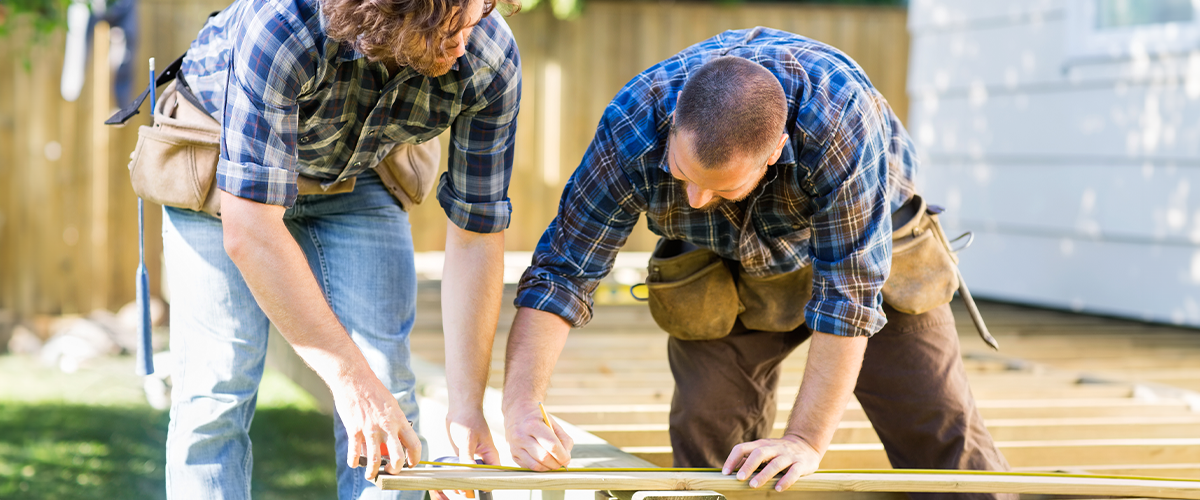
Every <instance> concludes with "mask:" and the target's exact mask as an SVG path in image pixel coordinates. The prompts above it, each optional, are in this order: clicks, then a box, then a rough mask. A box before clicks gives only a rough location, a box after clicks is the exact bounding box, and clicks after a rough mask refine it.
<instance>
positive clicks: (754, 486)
mask: <svg viewBox="0 0 1200 500" xmlns="http://www.w3.org/2000/svg"><path fill="white" fill-rule="evenodd" d="M750 487H751V488H757V487H758V481H750Z"/></svg>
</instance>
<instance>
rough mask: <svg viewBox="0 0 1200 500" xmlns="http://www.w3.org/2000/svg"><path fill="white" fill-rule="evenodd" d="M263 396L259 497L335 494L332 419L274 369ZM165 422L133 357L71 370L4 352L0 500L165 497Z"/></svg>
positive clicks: (257, 453)
mask: <svg viewBox="0 0 1200 500" xmlns="http://www.w3.org/2000/svg"><path fill="white" fill-rule="evenodd" d="M259 392H260V396H259V407H258V410H257V412H256V414H255V417H254V424H253V426H252V427H251V430H250V439H251V440H252V441H253V443H254V478H253V493H254V497H255V498H267V499H271V498H331V497H334V496H336V479H335V477H334V474H335V465H334V456H333V432H332V430H333V421H332V418H331V417H329V416H326V415H322V414H320V413H318V412H317V411H316V410H315V409H314V406H313V402H312V399H311V398H310V397H309V396H308V395H307V394H306V393H304V392H303V391H302V390H301V389H299V388H298V387H296V386H295V385H294V384H292V383H291V382H290V381H289V380H287V379H286V378H284V377H283V376H282V375H280V374H278V373H277V372H272V371H268V372H267V374H266V375H264V377H263V383H262V385H261V386H260V389H259ZM167 424H168V416H167V412H164V411H158V410H154V409H152V408H150V407H149V406H148V405H146V403H145V401H144V399H143V398H142V395H141V380H140V378H139V377H136V376H134V375H133V360H132V359H130V358H128V357H126V358H111V359H106V360H102V361H100V362H97V363H95V364H93V365H91V366H89V367H87V368H85V369H82V370H80V371H79V372H78V373H75V374H69V375H68V374H63V373H61V372H59V371H58V370H57V369H53V368H46V367H42V366H41V365H40V364H38V363H37V362H36V360H32V359H28V358H21V357H16V356H0V498H4V499H34V498H73V499H74V498H78V499H92V498H95V499H102V498H103V499H108V498H163V497H165V496H166V495H165V479H164V472H163V463H164V456H165V451H164V450H165V446H166V439H167Z"/></svg>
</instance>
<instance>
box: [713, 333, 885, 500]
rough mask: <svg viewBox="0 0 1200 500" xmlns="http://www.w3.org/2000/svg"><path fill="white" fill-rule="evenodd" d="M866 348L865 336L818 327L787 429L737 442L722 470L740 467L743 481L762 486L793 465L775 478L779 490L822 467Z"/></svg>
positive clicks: (811, 343)
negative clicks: (778, 435) (828, 331)
mask: <svg viewBox="0 0 1200 500" xmlns="http://www.w3.org/2000/svg"><path fill="white" fill-rule="evenodd" d="M866 349H867V338H866V337H839V336H837V335H830V334H826V333H821V332H813V335H812V340H810V341H809V347H808V364H807V365H805V367H804V382H803V383H801V384H800V393H799V394H797V395H796V404H795V405H793V406H792V415H791V416H790V417H789V418H788V429H787V432H785V433H784V435H783V437H782V438H779V439H759V440H758V441H751V442H749V443H742V444H739V445H737V446H734V447H733V451H731V452H730V453H729V458H727V459H725V465H724V466H723V467H722V468H721V472H723V473H725V474H733V473H734V471H737V478H738V480H741V481H745V480H747V479H750V487H751V488H758V487H760V486H762V485H764V484H767V482H768V481H770V480H771V478H773V477H775V474H778V473H780V472H782V471H783V470H784V469H788V471H787V474H784V476H783V477H782V478H780V479H779V482H777V483H775V491H783V490H786V489H788V488H790V487H791V486H792V485H793V484H795V483H796V481H797V480H798V479H800V478H801V477H803V476H807V475H809V474H812V473H813V471H815V470H817V465H819V464H820V463H821V457H822V456H824V455H825V451H824V450H826V449H828V447H829V442H830V441H832V440H833V433H834V432H836V431H837V427H838V422H839V421H841V419H842V414H843V413H845V411H846V404H847V403H848V402H849V401H850V394H851V393H852V392H853V391H854V382H855V381H856V380H858V371H859V368H861V367H862V360H863V353H864V352H865V351H866ZM801 436H804V437H801ZM763 464H766V466H765V467H764V468H763V470H762V472H759V473H758V474H757V475H755V474H754V471H755V470H757V469H758V467H759V466H762V465H763ZM752 475H753V476H754V477H753V478H752V479H751V477H750V476H752Z"/></svg>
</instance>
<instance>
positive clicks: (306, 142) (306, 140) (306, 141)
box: [300, 137, 308, 144]
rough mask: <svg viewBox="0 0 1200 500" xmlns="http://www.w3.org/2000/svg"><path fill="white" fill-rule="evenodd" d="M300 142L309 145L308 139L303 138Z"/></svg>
mask: <svg viewBox="0 0 1200 500" xmlns="http://www.w3.org/2000/svg"><path fill="white" fill-rule="evenodd" d="M300 142H303V143H305V144H308V137H301V138H300Z"/></svg>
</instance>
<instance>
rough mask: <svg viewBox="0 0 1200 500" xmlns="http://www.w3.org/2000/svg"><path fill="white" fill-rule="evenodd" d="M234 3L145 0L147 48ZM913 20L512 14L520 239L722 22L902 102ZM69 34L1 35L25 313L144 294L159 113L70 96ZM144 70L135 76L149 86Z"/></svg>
mask: <svg viewBox="0 0 1200 500" xmlns="http://www.w3.org/2000/svg"><path fill="white" fill-rule="evenodd" d="M223 5H224V3H223V2H219V1H211V0H204V1H201V0H179V1H172V0H143V1H142V2H141V4H140V9H141V13H140V15H141V19H142V42H141V47H140V49H139V57H138V60H139V61H145V60H146V58H147V57H151V56H153V57H156V58H157V59H158V61H160V66H161V65H163V64H165V63H166V62H169V61H171V60H173V59H174V58H175V57H176V56H178V55H179V54H180V53H182V52H183V51H184V50H186V48H187V47H188V44H189V43H190V42H191V40H192V38H193V37H194V36H195V33H196V31H197V30H198V29H199V27H200V25H201V24H202V23H203V21H204V19H205V18H206V16H207V15H208V13H209V12H212V11H214V10H218V9H220V8H221V7H222V6H223ZM905 22H906V14H905V11H904V10H903V9H898V8H878V7H833V6H818V5H789V4H741V5H736V6H721V5H715V4H699V3H642V2H614V1H596V0H593V1H589V2H588V4H587V6H586V9H585V11H584V13H583V15H582V16H581V17H580V18H578V19H575V20H571V21H560V20H557V19H555V18H554V17H553V16H551V15H550V13H549V10H548V9H546V8H544V7H543V8H538V9H534V10H531V11H529V12H523V13H520V14H518V15H516V16H513V17H511V18H509V24H510V25H511V27H512V30H513V33H514V34H515V36H516V38H517V42H518V45H519V46H520V47H521V58H522V64H523V68H524V98H523V101H522V106H521V115H520V119H519V120H520V122H519V126H518V128H519V131H518V137H517V146H516V147H517V150H516V164H515V167H514V172H513V176H512V184H511V187H510V190H509V195H510V197H511V198H512V203H513V207H514V212H515V213H514V218H513V221H512V225H511V227H510V229H509V231H508V233H507V237H506V242H507V243H506V244H507V247H508V249H510V250H530V249H532V248H533V246H534V245H535V244H536V243H537V240H538V238H539V237H540V236H541V233H542V231H543V230H544V228H545V227H546V225H547V224H548V223H549V222H550V220H551V218H553V216H554V212H555V210H556V208H557V204H558V197H559V194H560V193H561V191H562V187H563V184H564V183H565V182H566V179H567V177H569V176H570V173H571V172H572V171H573V170H574V168H575V167H576V166H577V165H578V161H579V159H580V157H581V156H582V154H583V151H584V149H585V148H586V147H587V145H588V143H589V142H590V141H591V135H592V133H593V131H594V129H595V126H596V123H597V122H598V121H599V118H600V114H601V112H602V111H603V109H604V106H605V105H606V104H607V103H608V101H609V99H610V98H611V97H612V96H613V95H614V94H615V93H616V92H617V90H619V89H620V88H621V86H622V85H624V84H625V82H627V81H628V80H629V79H630V78H632V77H633V76H634V75H636V74H637V73H638V72H639V71H641V70H643V69H645V68H647V67H649V66H650V65H652V64H654V63H656V62H658V61H660V60H662V59H665V58H666V57H669V56H670V55H672V54H674V53H675V52H677V51H679V50H682V49H683V48H685V47H687V46H689V45H691V44H694V43H696V42H698V41H700V40H703V39H705V38H708V37H710V36H712V35H715V34H717V33H720V32H721V31H724V30H727V29H739V28H746V27H753V26H759V25H762V26H770V27H774V28H780V29H784V30H788V31H792V32H795V33H800V34H803V35H806V36H809V37H812V38H815V39H817V40H821V41H824V42H828V43H830V44H832V45H835V46H837V47H839V48H841V49H843V50H845V51H846V52H847V53H849V54H850V55H851V56H852V57H854V58H855V59H856V60H857V61H858V62H859V63H860V64H862V66H863V67H864V68H865V69H866V71H867V73H868V74H869V75H870V76H871V78H872V80H873V81H874V83H875V85H876V86H878V87H879V88H880V89H881V91H882V92H883V94H884V95H885V96H886V97H887V98H888V99H889V100H890V102H891V103H892V106H893V107H894V108H896V111H897V113H898V114H899V115H900V116H901V117H904V116H906V115H907V107H908V99H907V97H906V95H905V78H906V69H907V64H908V63H907V61H908V34H907V31H906V29H905ZM62 39H63V35H62V34H61V33H59V34H57V35H56V36H53V37H51V39H50V40H44V41H42V42H39V43H36V44H34V43H30V42H28V41H26V40H27V37H23V36H21V34H20V33H15V34H14V35H12V36H10V38H9V39H6V40H2V41H0V310H9V311H11V312H14V313H16V315H17V316H18V317H25V316H28V315H30V314H38V313H41V314H59V313H79V312H87V311H89V310H91V309H93V308H97V307H104V308H110V309H112V308H116V307H119V306H120V305H121V304H124V303H126V302H128V301H130V300H132V298H133V294H134V282H133V276H134V270H135V269H136V266H137V243H136V241H137V240H136V237H137V215H136V206H137V205H136V197H135V196H134V194H133V192H132V190H131V189H130V188H129V182H128V174H127V171H126V168H125V167H126V164H127V163H128V154H129V152H130V151H131V150H132V149H133V146H134V143H135V141H136V134H137V126H138V125H141V124H144V123H146V122H145V113H143V115H140V116H139V117H137V118H135V119H134V120H133V121H132V122H131V123H130V124H129V125H128V126H126V127H124V128H121V129H113V128H109V127H98V126H94V124H98V123H100V121H102V119H103V118H104V116H100V115H106V114H107V113H108V112H109V111H111V107H112V106H111V105H110V104H109V103H107V102H106V103H102V104H101V105H99V106H97V105H96V102H98V101H97V100H96V99H97V98H96V97H95V94H99V95H102V96H104V95H106V93H105V92H96V91H94V89H92V84H93V83H94V81H95V78H89V81H88V83H87V86H86V87H85V88H84V91H83V94H82V97H80V99H79V100H78V101H77V102H74V103H68V102H65V101H63V100H62V98H61V97H59V93H58V84H59V75H60V72H61V67H62ZM140 66H144V63H143V64H141V65H139V67H140ZM89 71H92V70H89ZM143 73H144V71H138V72H137V74H138V75H139V78H138V81H137V83H136V85H135V86H142V85H145V81H146V76H145V75H144V74H143ZM91 76H93V74H92V73H91V72H90V73H89V77H91ZM104 99H107V97H104ZM101 110H103V111H102V112H101ZM443 142H444V141H443ZM146 215H147V217H146V226H147V227H146V234H147V239H146V244H147V251H146V256H147V260H148V263H147V265H148V268H149V269H150V272H151V281H152V282H154V284H153V285H152V288H153V289H154V290H155V291H156V292H157V290H158V282H159V279H158V278H159V276H160V265H161V264H160V261H161V259H160V255H161V248H162V244H161V239H160V238H159V234H160V229H161V213H160V211H159V209H158V207H152V206H149V205H148V206H147V210H146ZM412 222H413V233H414V234H413V236H414V241H415V243H416V247H417V250H418V251H421V250H439V249H441V248H442V246H443V243H444V240H445V231H446V218H445V215H444V214H443V213H442V212H441V209H440V207H438V205H437V204H436V203H428V204H426V205H423V206H421V207H419V208H418V209H417V210H415V211H414V213H413V214H412ZM653 242H654V237H653V235H651V234H650V233H649V232H648V231H646V230H645V229H644V227H642V228H639V230H638V231H637V232H636V233H635V235H634V236H633V237H631V239H630V242H629V246H628V248H631V249H640V250H646V249H649V248H651V246H652V245H653Z"/></svg>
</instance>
